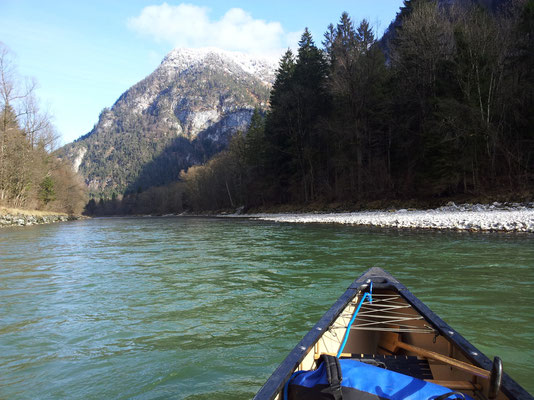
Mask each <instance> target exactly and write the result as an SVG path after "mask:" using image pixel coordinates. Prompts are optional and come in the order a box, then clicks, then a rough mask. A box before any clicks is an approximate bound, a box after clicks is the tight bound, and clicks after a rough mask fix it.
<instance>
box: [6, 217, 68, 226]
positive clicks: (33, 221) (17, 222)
mask: <svg viewBox="0 0 534 400" xmlns="http://www.w3.org/2000/svg"><path fill="white" fill-rule="evenodd" d="M76 219H78V217H75V216H68V215H66V214H58V215H56V214H47V215H32V214H0V228H2V227H8V226H31V225H40V224H52V223H55V222H64V221H71V220H76Z"/></svg>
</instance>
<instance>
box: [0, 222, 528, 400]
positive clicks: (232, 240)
mask: <svg viewBox="0 0 534 400" xmlns="http://www.w3.org/2000/svg"><path fill="white" fill-rule="evenodd" d="M372 266H380V267H383V268H384V269H386V270H387V271H388V272H390V273H391V274H393V275H394V276H395V277H396V278H397V279H398V280H400V281H401V282H402V283H404V284H405V285H406V286H407V287H408V288H409V289H410V290H411V291H412V292H413V293H414V294H415V295H416V296H417V297H419V298H420V299H421V300H422V301H423V302H425V303H426V304H427V305H428V306H429V307H430V308H431V309H432V310H433V311H435V312H436V313H437V314H438V315H439V316H441V317H442V318H443V319H444V320H445V321H446V322H448V323H449V324H450V325H451V326H452V327H454V328H455V329H456V330H458V331H459V332H460V333H461V334H463V336H465V337H466V338H467V339H468V340H469V341H471V342H472V343H473V344H474V345H475V346H476V347H478V348H479V350H481V351H482V352H484V353H486V355H487V356H489V357H490V358H492V357H493V356H494V355H499V356H501V358H502V359H503V361H504V369H505V371H506V372H508V373H509V374H510V375H511V376H512V377H513V378H514V379H516V380H517V381H518V382H519V383H520V384H522V385H523V386H524V387H525V388H526V389H527V390H529V391H530V392H534V361H533V360H534V344H533V343H534V307H533V305H534V236H532V235H507V234H480V233H478V234H470V233H453V232H408V231H388V230H369V229H362V228H357V227H351V226H340V225H296V224H295V225H292V224H278V223H267V222H255V221H249V220H225V219H208V218H164V217H163V218H116V219H93V220H87V221H77V222H69V223H60V224H54V225H42V226H33V227H26V228H5V229H2V230H0V398H1V399H34V398H42V399H62V398H71V399H82V398H83V399H104V398H105V399H126V398H134V399H163V398H174V399H249V398H251V397H252V396H253V395H254V393H255V392H256V391H257V390H258V389H259V388H260V386H261V385H262V384H263V383H264V382H265V380H266V379H267V378H268V376H269V375H270V374H271V373H272V371H273V370H274V369H275V367H276V366H277V365H278V364H279V363H280V361H282V359H283V358H284V357H285V356H286V355H287V354H288V353H289V351H290V350H291V349H292V348H293V347H294V346H295V345H296V344H297V342H298V341H299V340H300V339H301V338H302V336H303V335H304V334H305V333H306V332H307V331H308V330H309V329H310V328H311V327H312V326H313V325H314V324H315V323H316V322H317V321H318V320H319V318H320V317H321V316H322V314H323V313H324V312H325V311H326V310H328V308H330V306H331V305H332V304H333V303H334V301H335V300H336V299H337V298H338V297H339V296H340V295H341V294H342V293H343V292H344V290H345V289H346V288H347V286H348V285H349V284H350V283H351V282H352V281H353V280H354V279H355V278H356V277H357V276H359V275H360V274H361V273H363V272H364V271H365V270H366V269H367V268H369V267H372Z"/></svg>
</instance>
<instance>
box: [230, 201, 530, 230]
mask: <svg viewBox="0 0 534 400" xmlns="http://www.w3.org/2000/svg"><path fill="white" fill-rule="evenodd" d="M241 217H243V215H242V216H241ZM247 217H250V218H253V219H258V220H264V221H276V222H293V223H335V224H350V225H362V226H375V227H381V228H402V229H404V228H412V229H447V230H457V231H475V232H476V231H494V232H528V233H534V202H527V203H497V202H495V203H493V204H460V205H456V204H454V203H449V204H447V205H446V206H443V207H440V208H437V209H431V210H413V209H400V210H393V209H391V210H381V211H360V212H347V213H329V214H326V213H305V214H250V215H247Z"/></svg>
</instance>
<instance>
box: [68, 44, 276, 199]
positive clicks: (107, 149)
mask: <svg viewBox="0 0 534 400" xmlns="http://www.w3.org/2000/svg"><path fill="white" fill-rule="evenodd" d="M275 68H276V64H275V63H273V62H270V61H268V60H262V59H257V58H252V57H249V56H246V55H244V54H240V53H232V52H224V51H221V50H215V49H201V50H191V49H175V50H173V51H171V52H170V53H169V54H168V55H167V56H166V57H165V59H164V60H163V61H162V63H161V64H160V66H159V67H158V68H157V69H156V70H155V71H154V72H153V73H152V74H150V75H149V76H148V77H147V78H145V79H144V80H142V81H141V82H139V83H137V84H135V85H134V86H133V87H131V88H130V89H129V90H127V91H126V92H125V93H124V94H122V96H120V98H119V99H118V100H117V101H116V102H115V104H114V105H113V107H111V108H110V109H105V110H103V111H102V113H101V114H100V117H99V120H98V123H97V124H96V125H95V127H94V128H93V130H92V131H91V132H89V133H88V134H87V135H85V136H82V137H81V138H80V139H78V140H77V141H75V142H74V143H71V144H69V145H66V146H65V147H64V148H62V149H61V151H60V155H62V156H63V157H67V158H69V160H70V161H71V162H72V164H73V167H74V168H75V169H76V170H77V171H79V172H80V173H81V174H82V175H83V176H84V178H85V179H86V183H87V185H88V186H89V188H90V190H91V191H92V192H93V193H94V194H99V193H102V194H104V195H107V196H109V195H111V193H113V192H115V193H124V192H126V191H133V190H142V189H144V188H146V187H148V186H155V185H161V184H166V183H169V182H170V181H172V180H176V179H177V177H178V174H179V172H180V170H182V169H184V168H187V167H189V166H191V165H193V164H198V163H201V162H203V161H205V160H207V159H208V158H209V157H211V156H212V155H213V154H214V153H216V152H218V151H220V150H221V149H223V148H224V147H225V146H226V145H227V143H228V140H229V138H230V137H231V136H232V134H233V133H235V132H236V131H237V130H243V129H246V127H247V125H248V123H249V122H250V117H251V116H252V112H253V110H254V108H256V107H258V108H265V107H266V105H267V101H268V98H269V91H270V87H271V84H272V82H273V80H274V72H275Z"/></svg>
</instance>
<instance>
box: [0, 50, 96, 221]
mask: <svg viewBox="0 0 534 400" xmlns="http://www.w3.org/2000/svg"><path fill="white" fill-rule="evenodd" d="M36 87H37V85H36V83H35V81H33V80H23V79H22V78H20V77H19V76H18V75H17V74H16V71H15V67H14V64H13V62H12V59H11V56H10V53H9V51H8V49H7V47H6V46H5V45H3V44H2V43H1V42H0V205H1V206H4V207H15V208H23V209H31V210H49V211H56V212H65V213H69V214H81V212H82V211H83V208H84V205H85V204H86V189H85V185H84V184H83V181H82V180H81V179H80V177H78V176H77V174H76V173H75V172H74V171H73V170H72V166H71V165H69V164H67V163H65V162H62V161H61V160H59V159H57V158H56V157H55V156H54V154H53V151H54V149H55V144H56V142H57V134H56V132H55V130H54V127H53V126H52V124H51V121H50V116H49V115H48V113H46V112H43V111H42V110H41V109H40V107H39V103H38V101H37V98H36V94H35V91H36Z"/></svg>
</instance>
